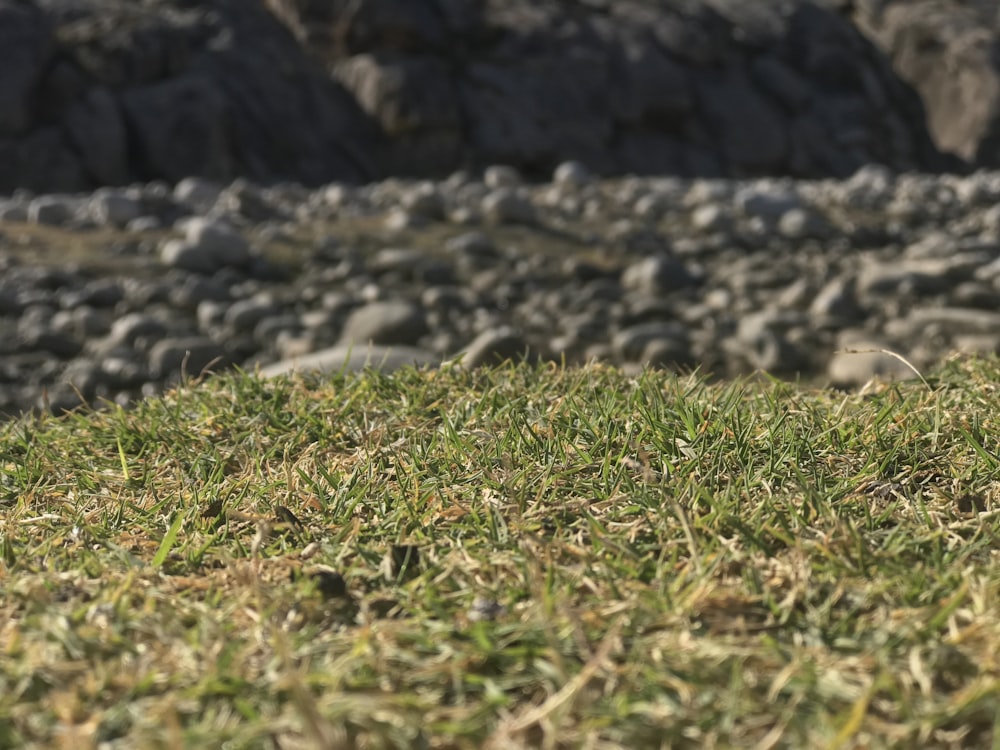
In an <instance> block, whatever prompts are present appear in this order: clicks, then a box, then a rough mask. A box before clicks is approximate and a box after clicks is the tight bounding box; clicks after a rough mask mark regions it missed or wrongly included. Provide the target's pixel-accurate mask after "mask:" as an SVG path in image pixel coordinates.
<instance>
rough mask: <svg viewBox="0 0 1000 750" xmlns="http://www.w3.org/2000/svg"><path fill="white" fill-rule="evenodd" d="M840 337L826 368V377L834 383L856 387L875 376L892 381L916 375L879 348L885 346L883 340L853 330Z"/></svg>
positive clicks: (842, 386) (837, 385)
mask: <svg viewBox="0 0 1000 750" xmlns="http://www.w3.org/2000/svg"><path fill="white" fill-rule="evenodd" d="M861 335H862V336H863V334H861ZM841 341H842V343H841V345H840V346H839V347H838V350H837V351H836V352H835V353H834V354H833V356H832V357H831V358H830V361H829V362H828V363H827V368H826V374H827V377H828V378H829V379H830V383H831V385H833V386H835V387H838V388H851V387H857V386H861V385H864V384H866V383H868V382H869V381H870V380H872V379H878V380H886V381H892V380H909V379H912V378H915V377H916V373H914V371H913V370H911V369H910V368H909V367H908V366H907V365H906V364H905V363H903V362H902V361H900V360H899V359H898V358H896V357H893V356H892V355H891V354H886V353H884V352H882V351H880V350H882V349H885V348H886V347H885V346H884V344H882V343H880V342H877V341H873V340H870V339H865V338H859V337H858V335H857V334H854V333H851V334H849V335H847V336H844V337H842V338H841Z"/></svg>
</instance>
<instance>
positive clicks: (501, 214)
mask: <svg viewBox="0 0 1000 750" xmlns="http://www.w3.org/2000/svg"><path fill="white" fill-rule="evenodd" d="M481 210H482V213H483V216H484V217H485V219H486V220H487V221H489V222H490V223H491V224H530V223H532V222H533V221H534V219H535V209H534V206H532V205H531V201H529V200H528V199H527V198H525V197H523V196H522V195H520V194H519V193H518V192H517V191H516V190H512V189H510V188H497V189H495V190H493V191H491V192H490V193H488V194H487V195H486V197H485V198H483V202H482V206H481Z"/></svg>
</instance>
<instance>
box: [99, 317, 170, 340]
mask: <svg viewBox="0 0 1000 750" xmlns="http://www.w3.org/2000/svg"><path fill="white" fill-rule="evenodd" d="M166 333H167V326H166V324H165V323H163V321H161V320H160V319H159V318H157V317H155V316H153V315H150V314H148V313H141V312H132V313H128V314H126V315H123V316H122V317H120V318H118V320H116V321H115V322H114V323H112V324H111V332H110V333H109V334H108V340H109V344H110V345H112V346H121V345H125V346H129V347H131V346H135V344H136V343H137V341H138V340H139V339H147V340H151V339H159V338H160V337H162V336H165V335H166Z"/></svg>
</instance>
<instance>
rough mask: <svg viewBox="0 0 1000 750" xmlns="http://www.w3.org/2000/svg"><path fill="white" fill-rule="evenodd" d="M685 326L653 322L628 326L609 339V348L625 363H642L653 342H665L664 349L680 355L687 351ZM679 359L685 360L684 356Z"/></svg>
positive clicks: (668, 322) (676, 323) (667, 322)
mask: <svg viewBox="0 0 1000 750" xmlns="http://www.w3.org/2000/svg"><path fill="white" fill-rule="evenodd" d="M687 336H688V331H687V325H686V324H684V323H681V322H679V321H653V322H650V323H640V324H639V325H633V326H629V327H627V328H624V329H622V330H620V331H618V332H617V333H616V334H615V335H614V336H612V338H611V346H612V347H614V350H615V352H616V353H617V354H618V356H619V357H620V358H621V359H622V360H624V361H626V362H636V361H643V358H644V355H645V353H646V349H647V348H648V347H649V345H650V344H652V343H653V342H657V341H658V342H665V349H666V350H670V351H675V352H677V353H678V355H680V353H682V352H685V351H686V349H687ZM681 359H687V357H686V356H684V357H681Z"/></svg>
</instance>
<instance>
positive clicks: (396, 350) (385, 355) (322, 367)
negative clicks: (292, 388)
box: [259, 344, 441, 378]
mask: <svg viewBox="0 0 1000 750" xmlns="http://www.w3.org/2000/svg"><path fill="white" fill-rule="evenodd" d="M440 361H441V359H440V357H437V356H435V355H434V354H433V353H432V352H428V351H425V350H423V349H418V348H415V347H411V346H378V345H363V344H362V345H358V346H352V345H348V344H340V345H337V346H334V347H331V348H329V349H323V350H321V351H318V352H313V353H312V354H307V355H304V356H302V357H297V358H292V359H287V360H282V361H280V362H275V363H274V364H271V365H267V366H265V367H261V368H260V370H259V372H260V375H261V376H263V377H266V378H273V377H279V376H282V375H290V374H291V373H294V372H301V373H309V372H315V373H323V372H341V371H343V372H358V371H360V370H366V369H373V370H380V371H382V372H393V371H394V370H398V369H400V368H402V367H410V366H414V367H424V366H436V365H437V364H439V363H440Z"/></svg>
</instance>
